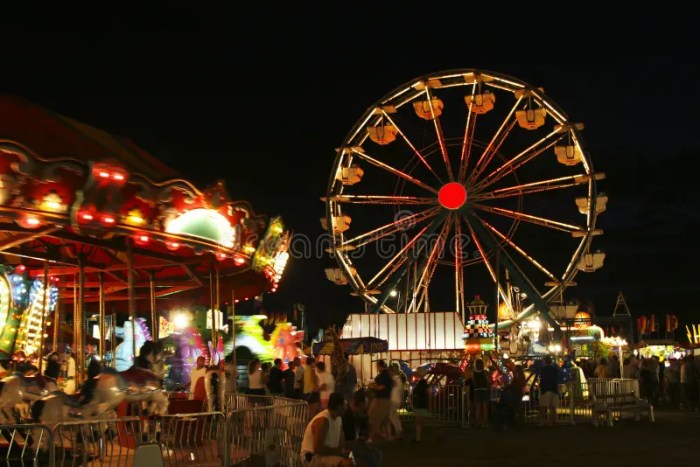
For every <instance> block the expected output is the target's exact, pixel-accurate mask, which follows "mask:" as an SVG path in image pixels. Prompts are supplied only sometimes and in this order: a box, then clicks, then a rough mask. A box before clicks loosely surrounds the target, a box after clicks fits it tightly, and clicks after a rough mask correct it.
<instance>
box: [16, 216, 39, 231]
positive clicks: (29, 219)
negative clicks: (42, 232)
mask: <svg viewBox="0 0 700 467" xmlns="http://www.w3.org/2000/svg"><path fill="white" fill-rule="evenodd" d="M17 224H18V225H19V226H20V227H24V228H25V229H36V228H37V227H39V226H40V225H41V220H40V219H39V218H38V217H37V216H34V215H31V214H28V215H25V216H22V217H20V218H19V219H17Z"/></svg>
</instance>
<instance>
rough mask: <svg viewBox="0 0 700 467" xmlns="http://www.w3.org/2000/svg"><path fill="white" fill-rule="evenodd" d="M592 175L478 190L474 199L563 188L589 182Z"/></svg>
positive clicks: (495, 197) (571, 176) (487, 198)
mask: <svg viewBox="0 0 700 467" xmlns="http://www.w3.org/2000/svg"><path fill="white" fill-rule="evenodd" d="M590 179H591V175H588V174H580V175H570V176H566V177H559V178H552V179H549V180H540V181H537V182H531V183H523V184H521V185H515V186H509V187H505V188H499V189H497V190H493V191H487V192H477V193H476V194H475V195H473V196H472V200H473V201H475V202H476V201H481V200H489V199H499V198H509V197H511V196H521V195H529V194H533V193H540V192H543V191H553V190H562V189H565V188H571V187H575V186H579V185H583V184H585V183H588V181H589V180H590Z"/></svg>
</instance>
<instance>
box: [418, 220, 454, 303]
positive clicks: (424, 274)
mask: <svg viewBox="0 0 700 467" xmlns="http://www.w3.org/2000/svg"><path fill="white" fill-rule="evenodd" d="M450 224H451V223H450V221H449V218H448V219H447V220H446V221H445V223H444V224H443V226H442V228H441V229H440V234H439V235H438V236H437V237H436V238H435V243H434V245H433V247H432V249H431V250H430V255H428V258H427V260H426V262H425V265H424V266H423V268H422V269H421V274H420V276H419V279H418V284H417V286H416V290H418V291H419V294H420V295H419V296H420V297H424V296H425V294H426V293H427V288H428V283H429V281H428V282H426V279H428V276H429V272H430V271H431V267H432V265H433V263H436V262H437V256H438V252H439V251H440V250H441V248H440V244H443V243H444V241H443V239H444V238H446V237H447V233H448V231H449V229H450ZM428 240H429V241H432V240H433V238H429V239H428ZM433 271H434V269H433ZM418 303H419V302H418V301H417V300H416V294H415V293H414V296H413V299H412V301H411V307H410V308H409V310H410V309H413V311H414V312H417V311H418V309H419V308H418Z"/></svg>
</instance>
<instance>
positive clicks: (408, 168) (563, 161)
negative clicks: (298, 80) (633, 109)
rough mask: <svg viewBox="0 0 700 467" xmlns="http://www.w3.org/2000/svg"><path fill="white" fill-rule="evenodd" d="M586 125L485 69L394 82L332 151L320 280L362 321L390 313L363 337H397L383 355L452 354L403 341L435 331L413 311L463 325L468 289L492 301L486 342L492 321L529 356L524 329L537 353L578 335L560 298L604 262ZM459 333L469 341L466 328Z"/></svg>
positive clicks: (601, 199) (602, 204)
mask: <svg viewBox="0 0 700 467" xmlns="http://www.w3.org/2000/svg"><path fill="white" fill-rule="evenodd" d="M582 129H583V124H581V123H575V122H573V121H571V120H570V119H569V117H568V116H567V115H566V114H565V113H564V112H563V111H562V110H561V109H560V108H559V107H558V106H557V105H556V104H555V103H554V102H553V101H552V99H551V98H550V97H549V96H548V95H547V94H545V92H544V90H543V89H541V88H538V87H535V86H532V85H530V84H528V83H525V82H523V81H521V80H519V79H516V78H512V77H510V76H506V75H503V74H499V73H492V72H490V71H482V70H474V69H464V70H453V71H447V72H441V73H435V74H429V75H425V76H422V77H420V78H417V79H415V80H412V81H410V82H408V83H406V84H404V85H402V86H400V87H398V88H396V89H395V90H394V91H392V92H390V93H389V94H387V95H386V96H385V97H383V98H382V99H380V100H378V101H377V102H376V103H374V104H373V105H372V106H371V107H369V108H368V109H367V111H366V112H365V113H364V114H363V115H362V116H361V117H360V118H359V120H358V121H357V123H356V124H355V125H354V127H353V128H352V129H351V131H350V132H349V134H348V135H347V137H346V138H345V140H344V141H343V143H342V144H341V145H340V147H339V148H338V149H337V150H336V152H337V155H336V157H335V162H334V163H333V166H332V169H331V173H330V179H329V182H328V189H327V192H326V194H325V197H324V198H323V201H324V202H325V207H326V210H325V216H324V217H323V218H322V219H321V221H322V224H323V226H324V227H325V228H326V229H327V231H328V232H329V234H330V236H331V238H332V243H331V248H330V250H329V251H330V253H331V254H332V256H333V258H335V260H336V262H337V266H336V267H329V268H327V269H326V276H327V278H328V279H329V280H331V281H333V282H335V283H337V284H340V285H345V284H349V285H350V286H351V288H352V290H353V292H352V293H353V295H357V296H359V297H360V298H361V299H362V300H363V301H364V303H365V306H366V310H365V311H366V312H367V313H368V314H369V315H373V314H380V315H389V316H387V317H385V318H382V319H383V321H381V322H384V323H386V324H385V326H386V329H381V326H382V325H381V324H378V325H377V326H375V327H374V328H372V329H374V330H373V331H372V332H373V335H374V336H376V337H382V338H386V339H389V340H390V342H392V341H393V343H390V346H389V347H390V350H393V349H401V350H407V351H408V350H426V349H429V348H432V349H436V350H440V351H443V350H449V349H448V347H449V346H451V345H453V344H452V343H451V342H452V341H451V338H448V337H445V339H443V340H445V343H444V344H441V343H437V342H438V341H440V340H441V338H440V337H439V336H438V337H432V338H430V339H429V338H418V339H416V341H421V342H422V344H420V343H417V344H415V345H410V344H404V340H406V342H408V341H409V340H410V339H412V337H409V336H412V334H414V333H423V332H430V333H433V334H434V333H435V330H434V329H432V330H430V331H423V330H422V329H420V328H419V327H415V326H414V325H413V324H411V318H410V316H411V315H415V314H419V315H420V314H424V313H426V312H432V313H438V314H439V315H444V314H446V313H447V314H456V316H457V317H458V318H459V319H458V320H454V319H453V318H450V317H447V316H445V320H448V321H449V323H457V322H461V325H462V326H464V325H467V321H468V320H469V319H470V317H469V315H470V314H472V313H470V310H469V305H470V302H471V298H472V297H474V296H475V295H477V296H478V295H481V297H482V299H483V298H484V297H488V298H487V301H489V302H490V303H492V304H496V307H497V309H494V307H493V306H492V308H491V310H493V315H491V316H490V321H491V323H490V326H491V331H488V332H486V331H485V332H484V333H482V334H484V335H488V336H492V335H493V328H494V326H495V327H497V329H498V334H500V336H501V338H502V339H503V340H504V341H506V342H505V344H506V345H507V346H509V348H511V349H512V351H517V350H518V349H520V350H521V351H522V352H524V353H528V352H532V347H533V345H534V344H535V342H534V340H535V339H531V336H530V334H531V331H532V330H533V329H534V330H536V331H537V332H538V336H537V338H536V339H537V340H538V341H541V343H542V344H543V345H545V347H546V346H547V345H548V344H551V343H552V342H555V341H560V340H561V338H562V336H563V335H564V334H569V333H572V332H579V331H580V329H579V328H580V326H579V327H577V326H574V325H573V321H574V316H575V313H576V311H577V310H576V307H573V309H572V307H570V306H567V305H566V304H565V302H564V301H563V294H564V291H565V290H566V289H567V288H568V287H570V286H572V285H575V282H574V278H575V276H576V275H577V273H578V272H593V271H595V270H597V269H599V268H600V267H602V265H603V261H604V258H605V254H604V253H603V252H602V251H599V250H595V249H593V245H592V243H593V240H594V237H596V236H598V235H600V234H602V231H601V230H600V229H597V228H596V220H597V217H598V215H599V214H600V213H602V212H603V211H604V210H605V208H606V202H607V196H606V195H605V194H603V193H600V192H599V191H598V188H597V182H598V181H599V180H602V179H603V178H604V174H603V173H599V172H595V171H594V169H593V164H592V162H591V158H590V156H589V154H588V153H587V152H586V150H585V148H584V146H583V143H582V138H581V130H582ZM491 291H493V293H492V292H491ZM492 295H493V300H491V297H492ZM484 309H485V308H484ZM432 313H431V314H432ZM496 313H497V315H498V316H497V317H495V315H496ZM392 315H398V316H392ZM401 315H405V316H404V317H401ZM406 316H408V317H406ZM485 318H486V316H485V315H483V316H482V315H481V314H477V315H476V320H477V323H476V324H479V325H483V323H484V322H486V321H485ZM428 319H429V318H425V320H428ZM442 319H443V318H440V320H442ZM474 319H475V318H474V316H472V317H471V320H472V321H473V320H474ZM353 320H354V322H353ZM432 321H435V320H434V319H432ZM448 321H440V322H441V323H442V322H445V323H446V322H448ZM495 321H497V323H496V322H495ZM379 322H380V321H378V323H379ZM427 322H428V321H426V323H427ZM359 323H361V324H359ZM474 324H475V323H474V322H472V323H471V328H474ZM367 326H374V325H373V324H372V318H363V317H361V316H353V317H351V319H350V320H349V322H348V324H346V327H345V331H346V333H345V334H347V333H351V334H352V333H353V332H356V331H353V330H356V329H359V328H363V329H367ZM449 326H452V324H450V325H449ZM449 326H448V327H449ZM454 326H455V327H459V325H457V324H455V325H454ZM422 327H423V328H425V327H429V326H428V325H422ZM482 327H483V326H482ZM535 328H536V329H535ZM461 330H462V331H463V330H464V328H463V327H462V329H461ZM437 332H438V333H442V331H441V330H439V331H437ZM446 332H447V334H450V333H451V332H452V330H451V329H448V330H447V331H446ZM345 334H344V335H345ZM348 337H353V336H348ZM465 337H467V338H471V339H474V336H473V335H469V328H468V329H467V334H466V335H465ZM489 338H490V337H489ZM481 339H482V340H483V339H484V337H481ZM429 341H431V342H430V343H429ZM448 341H449V342H448ZM507 341H510V342H507ZM524 341H526V344H524ZM472 344H473V341H472ZM421 345H422V346H423V348H422V349H421V348H416V347H420V346H421ZM431 345H432V347H430V346H431ZM455 345H456V346H457V347H459V346H462V347H463V346H464V343H459V344H455ZM523 345H525V348H523ZM441 346H442V347H441ZM450 348H451V347H450Z"/></svg>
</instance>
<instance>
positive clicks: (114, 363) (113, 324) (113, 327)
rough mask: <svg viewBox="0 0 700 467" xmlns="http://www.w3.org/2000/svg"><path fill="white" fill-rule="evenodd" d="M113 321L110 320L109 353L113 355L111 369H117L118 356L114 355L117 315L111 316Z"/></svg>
mask: <svg viewBox="0 0 700 467" xmlns="http://www.w3.org/2000/svg"><path fill="white" fill-rule="evenodd" d="M110 316H111V317H112V319H111V320H110V324H111V326H110V329H109V353H110V354H111V356H112V358H111V360H110V365H109V366H110V367H112V368H116V367H117V356H116V355H115V353H114V350H115V347H116V345H114V343H115V342H116V341H117V314H116V313H112V314H111V315H110Z"/></svg>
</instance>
